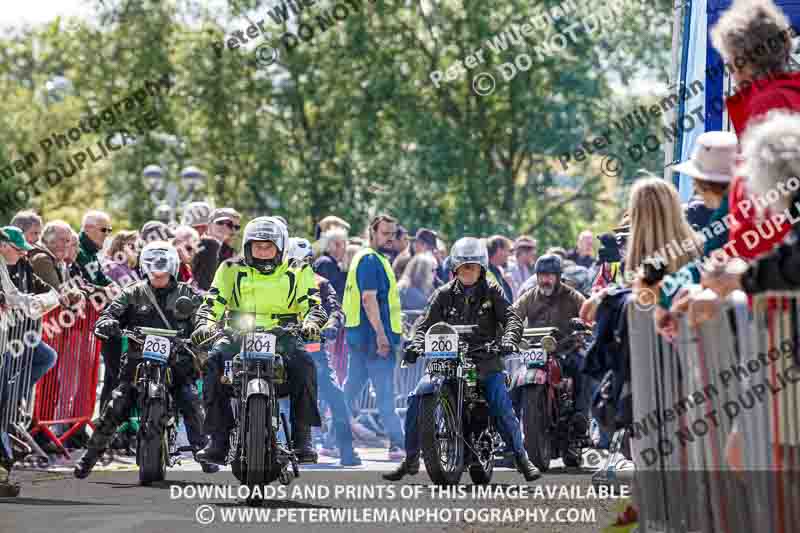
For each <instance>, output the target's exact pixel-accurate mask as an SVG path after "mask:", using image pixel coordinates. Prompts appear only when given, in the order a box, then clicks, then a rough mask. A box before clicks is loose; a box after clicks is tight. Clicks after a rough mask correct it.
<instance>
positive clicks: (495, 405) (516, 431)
mask: <svg viewBox="0 0 800 533" xmlns="http://www.w3.org/2000/svg"><path fill="white" fill-rule="evenodd" d="M481 383H483V388H484V391H485V394H486V401H487V402H488V403H489V414H490V415H491V416H493V417H495V420H496V422H497V429H498V430H499V431H500V435H501V436H502V437H503V440H504V441H505V442H506V444H508V445H510V446H511V449H512V451H513V452H514V453H515V454H517V453H520V452H523V451H525V448H524V447H523V445H522V431H521V430H520V428H519V419H518V418H517V417H516V415H515V414H514V411H513V407H512V405H511V396H510V395H509V394H508V390H506V382H505V377H504V376H503V373H502V372H494V373H492V374H489V375H488V376H486V378H485V379H482V380H481ZM417 388H419V384H418V385H417ZM418 419H419V396H417V389H414V391H412V392H411V393H410V394H409V395H408V411H407V412H406V422H405V430H406V457H416V456H418V455H419V450H420V447H421V445H422V442H421V436H420V433H419V428H418V425H417V422H418Z"/></svg>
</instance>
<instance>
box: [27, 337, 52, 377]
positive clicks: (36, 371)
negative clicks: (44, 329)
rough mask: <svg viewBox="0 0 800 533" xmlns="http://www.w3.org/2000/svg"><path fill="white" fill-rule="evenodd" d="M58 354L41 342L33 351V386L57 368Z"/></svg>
mask: <svg viewBox="0 0 800 533" xmlns="http://www.w3.org/2000/svg"><path fill="white" fill-rule="evenodd" d="M57 359H58V354H57V353H56V351H55V350H54V349H53V348H51V347H50V346H49V345H48V344H47V343H46V342H44V341H42V342H40V343H39V344H38V345H37V346H36V348H35V349H34V350H33V365H32V366H31V386H33V385H34V384H35V383H36V382H37V381H39V380H40V379H42V376H44V375H45V374H47V371H48V370H50V369H51V368H53V367H54V366H56V360H57Z"/></svg>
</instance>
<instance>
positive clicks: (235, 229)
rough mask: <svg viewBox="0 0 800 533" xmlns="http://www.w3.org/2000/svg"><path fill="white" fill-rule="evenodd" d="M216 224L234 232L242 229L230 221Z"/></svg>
mask: <svg viewBox="0 0 800 533" xmlns="http://www.w3.org/2000/svg"><path fill="white" fill-rule="evenodd" d="M214 224H218V225H220V226H228V228H230V229H232V230H233V231H239V230H240V229H242V227H241V226H240V225H239V224H234V223H233V222H231V221H230V220H222V221H220V222H214Z"/></svg>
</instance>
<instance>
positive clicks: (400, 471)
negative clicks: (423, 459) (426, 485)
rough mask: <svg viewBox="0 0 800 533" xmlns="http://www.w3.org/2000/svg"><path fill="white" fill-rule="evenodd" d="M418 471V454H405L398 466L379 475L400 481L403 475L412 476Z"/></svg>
mask: <svg viewBox="0 0 800 533" xmlns="http://www.w3.org/2000/svg"><path fill="white" fill-rule="evenodd" d="M418 472H419V455H414V456H411V455H409V456H407V457H406V458H405V459H403V462H402V463H400V466H398V467H397V468H395V469H394V470H392V471H391V472H389V473H388V474H383V475H382V476H381V477H383V479H385V480H386V481H400V480H401V479H403V478H404V477H405V476H414V475H416V474H417V473H418Z"/></svg>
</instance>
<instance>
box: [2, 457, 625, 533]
mask: <svg viewBox="0 0 800 533" xmlns="http://www.w3.org/2000/svg"><path fill="white" fill-rule="evenodd" d="M359 453H360V454H361V455H362V457H363V458H364V459H365V464H364V466H362V467H358V468H341V467H338V466H336V464H335V461H336V460H335V459H330V458H325V457H322V458H320V464H317V465H304V467H303V468H302V471H301V477H300V478H299V479H297V480H295V481H294V482H293V483H292V484H291V485H289V486H288V487H282V486H281V485H279V484H277V483H274V484H273V485H270V488H269V489H268V490H271V491H274V493H273V494H267V495H266V496H268V498H267V499H266V501H265V503H264V504H263V505H262V506H261V507H258V508H252V507H248V506H247V505H246V504H245V502H244V501H243V500H241V499H239V498H238V497H237V490H238V487H239V483H238V482H237V480H236V479H235V478H234V477H233V475H232V474H231V473H230V470H229V469H225V470H224V471H221V472H219V473H218V474H204V473H203V472H202V471H200V468H199V465H197V464H196V463H195V462H194V461H192V460H191V459H188V458H187V459H186V460H185V461H184V463H183V464H182V465H181V466H179V467H177V468H176V469H173V470H170V471H169V472H168V474H167V481H165V482H163V483H161V484H157V485H153V486H151V487H140V486H139V485H138V482H137V472H136V465H135V464H134V463H133V461H132V460H131V459H130V458H123V459H122V460H120V461H115V462H114V463H111V464H109V465H108V466H106V467H98V468H97V469H96V470H95V472H93V473H92V475H91V476H90V477H89V478H88V479H86V480H82V481H78V480H75V479H73V478H72V475H71V468H70V465H69V464H67V463H61V464H58V465H56V466H53V467H50V468H48V469H47V470H41V469H35V470H34V469H29V470H22V471H19V472H18V473H17V479H18V480H19V481H21V482H22V484H23V489H22V494H20V496H19V497H18V498H15V499H2V498H0V533H11V532H24V533H29V532H30V533H34V532H42V533H101V532H106V531H108V532H112V531H113V532H120V533H167V532H169V533H183V532H193V533H194V532H197V531H199V530H203V531H206V530H207V531H231V530H239V529H242V528H245V529H258V530H261V531H264V530H271V531H281V533H284V532H285V533H294V532H297V533H300V532H303V533H305V532H312V531H313V532H317V531H326V532H327V531H348V532H361V531H364V532H375V531H392V532H393V533H394V532H399V531H413V532H415V533H423V532H429V531H436V532H448V533H449V532H456V531H458V532H469V533H472V532H494V531H499V532H511V531H522V530H526V531H544V532H575V533H588V532H597V531H600V530H601V529H602V528H604V527H605V526H607V525H608V524H610V523H611V522H612V521H613V518H614V516H615V515H616V512H617V510H618V508H619V502H620V500H618V499H614V498H602V497H600V496H599V495H598V497H592V496H593V495H592V494H587V490H589V488H590V487H591V479H590V478H591V473H592V471H593V470H594V469H591V468H584V469H566V468H564V467H563V464H561V462H560V461H554V462H553V464H552V466H551V470H550V472H548V474H546V475H545V476H544V477H542V478H541V479H539V480H538V481H536V482H533V483H525V481H524V479H523V478H522V477H521V476H520V475H519V474H517V473H516V472H514V471H511V470H509V469H497V470H496V471H495V475H494V478H493V484H492V485H491V486H490V487H491V494H486V493H484V494H478V493H476V494H472V492H471V491H472V490H473V485H471V482H470V479H469V475H468V474H465V475H464V477H463V478H462V483H464V485H462V488H455V489H451V490H452V491H453V492H450V493H444V492H436V491H438V490H439V489H438V488H436V487H434V486H433V485H431V483H430V479H429V478H428V477H427V475H426V474H425V472H420V473H419V474H418V475H416V476H414V477H411V478H406V480H407V481H406V480H404V481H403V482H401V483H390V482H385V481H383V480H382V479H381V478H380V473H381V472H385V471H388V470H391V469H392V468H394V467H395V465H396V463H393V462H389V461H387V460H385V449H384V450H380V449H374V448H373V449H359ZM587 462H592V461H591V460H589V461H587ZM595 469H596V468H595ZM228 486H229V487H230V488H228ZM562 487H566V488H565V489H562ZM476 488H477V487H476ZM203 490H205V491H212V493H211V494H210V495H208V496H210V497H209V498H203V497H201V496H199V495H197V494H196V492H197V491H203ZM213 491H221V493H220V492H217V493H214V492H213ZM228 491H230V495H228ZM459 491H461V492H459ZM576 491H580V493H578V492H576ZM192 496H194V497H192ZM228 496H230V498H228ZM587 496H588V498H587ZM578 498H583V499H578ZM403 512H405V516H404V515H403ZM251 513H252V514H251ZM258 513H261V514H260V515H259V514H258ZM347 513H350V514H347ZM370 513H373V514H370ZM381 513H386V514H385V516H382V515H381ZM392 513H394V515H393V514H392ZM415 513H417V514H415ZM581 513H583V514H581ZM383 520H387V521H388V522H382V521H383ZM426 520H432V522H427V523H426ZM414 521H416V523H414ZM564 521H566V523H562V522H564ZM205 522H211V523H210V524H208V525H204V524H205ZM332 522H333V523H332Z"/></svg>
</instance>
